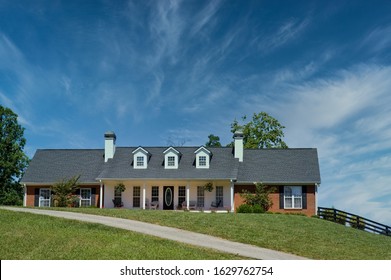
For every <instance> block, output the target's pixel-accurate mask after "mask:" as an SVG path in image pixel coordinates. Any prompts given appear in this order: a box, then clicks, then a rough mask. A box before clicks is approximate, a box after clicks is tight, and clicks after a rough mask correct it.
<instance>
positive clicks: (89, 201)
mask: <svg viewBox="0 0 391 280" xmlns="http://www.w3.org/2000/svg"><path fill="white" fill-rule="evenodd" d="M83 190H89V191H90V198H88V199H83V198H82V195H81V194H82V191H83ZM91 196H92V189H91V188H80V200H79V206H80V207H88V206H91ZM82 200H83V201H88V205H83V206H82V205H81V204H82V203H81V202H82Z"/></svg>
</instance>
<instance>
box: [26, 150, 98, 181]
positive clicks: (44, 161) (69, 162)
mask: <svg viewBox="0 0 391 280" xmlns="http://www.w3.org/2000/svg"><path fill="white" fill-rule="evenodd" d="M103 154H104V150H103V149H96V150H85V149H82V150H80V149H77V150H73V149H72V150H62V149H58V150H57V149H56V150H51V149H50V150H49V149H48V150H37V152H36V153H35V155H34V157H33V158H32V160H31V162H30V164H29V166H28V168H27V170H26V172H25V174H24V176H23V178H22V180H21V182H22V183H55V182H58V181H60V180H62V179H69V178H71V177H73V176H76V175H80V179H79V182H80V183H93V182H96V178H97V177H98V175H99V173H100V172H101V171H102V169H103V164H104V157H103Z"/></svg>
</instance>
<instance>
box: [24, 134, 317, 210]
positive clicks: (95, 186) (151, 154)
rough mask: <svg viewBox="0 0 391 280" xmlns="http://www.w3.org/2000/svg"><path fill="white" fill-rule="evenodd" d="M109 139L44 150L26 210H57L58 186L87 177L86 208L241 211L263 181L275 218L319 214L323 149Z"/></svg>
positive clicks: (31, 172) (238, 139) (29, 180)
mask: <svg viewBox="0 0 391 280" xmlns="http://www.w3.org/2000/svg"><path fill="white" fill-rule="evenodd" d="M104 137H105V145H104V149H42V150H41V149H39V150H37V151H36V153H35V155H34V157H33V159H32V160H31V162H30V165H29V167H28V168H27V170H26V172H25V174H24V176H23V178H22V180H21V183H22V184H23V186H24V190H25V195H24V206H30V207H31V206H36V207H48V206H52V204H53V201H52V195H51V186H52V185H53V184H55V183H56V182H59V181H61V180H63V179H69V178H71V177H73V176H75V175H80V179H79V185H80V189H79V190H78V191H77V192H78V193H77V195H78V196H79V198H80V200H79V206H95V207H100V208H113V207H115V206H122V207H124V208H129V209H148V208H151V205H153V207H154V208H156V209H162V210H174V209H186V208H187V209H198V210H199V209H202V210H205V211H206V210H210V209H214V210H218V209H224V210H229V211H235V209H236V208H237V207H238V206H239V205H240V204H241V203H243V201H242V198H241V196H240V193H241V192H242V191H243V190H244V189H246V190H248V191H250V192H251V191H254V190H255V183H256V182H262V183H264V184H265V185H267V186H274V187H275V190H276V191H275V192H274V193H273V194H271V199H272V201H273V206H272V208H271V209H270V211H272V212H284V213H287V212H289V213H290V212H293V213H304V214H306V215H308V216H311V215H314V214H316V209H317V190H318V187H319V184H320V171H319V162H318V154H317V150H316V149H313V148H308V149H307V148H306V149H259V150H258V149H244V148H243V134H242V133H241V132H237V133H235V135H234V147H233V148H228V147H222V148H212V147H208V148H206V147H204V146H201V147H172V146H171V147H116V145H115V141H116V135H115V133H114V132H112V131H108V132H106V133H105V134H104ZM119 183H122V184H124V185H125V188H126V189H125V191H124V192H122V193H121V192H115V186H116V185H118V184H119ZM207 183H212V185H213V190H212V191H211V192H209V191H208V190H205V189H204V186H205V184H207ZM118 201H120V205H115V204H118Z"/></svg>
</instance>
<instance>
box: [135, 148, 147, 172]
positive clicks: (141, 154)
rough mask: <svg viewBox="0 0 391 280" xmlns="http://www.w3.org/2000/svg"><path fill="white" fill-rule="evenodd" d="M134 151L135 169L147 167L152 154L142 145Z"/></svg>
mask: <svg viewBox="0 0 391 280" xmlns="http://www.w3.org/2000/svg"><path fill="white" fill-rule="evenodd" d="M132 153H133V168H134V169H145V168H147V167H148V159H149V157H150V155H151V154H150V153H149V152H148V151H147V150H145V149H143V148H142V147H138V148H137V149H136V150H134V151H133V152H132Z"/></svg>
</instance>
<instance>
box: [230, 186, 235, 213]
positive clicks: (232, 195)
mask: <svg viewBox="0 0 391 280" xmlns="http://www.w3.org/2000/svg"><path fill="white" fill-rule="evenodd" d="M234 186H235V185H234V180H231V184H230V187H231V212H234V211H235V205H234Z"/></svg>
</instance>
